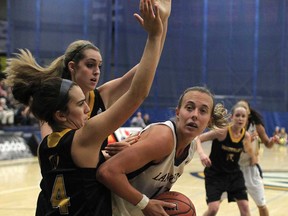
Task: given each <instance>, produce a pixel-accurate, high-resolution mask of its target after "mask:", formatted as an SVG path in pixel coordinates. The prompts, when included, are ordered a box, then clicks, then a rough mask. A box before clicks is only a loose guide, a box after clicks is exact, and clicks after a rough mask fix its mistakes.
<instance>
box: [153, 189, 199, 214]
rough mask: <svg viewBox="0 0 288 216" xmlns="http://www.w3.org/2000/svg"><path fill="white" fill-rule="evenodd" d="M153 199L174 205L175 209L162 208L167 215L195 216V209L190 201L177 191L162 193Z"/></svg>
mask: <svg viewBox="0 0 288 216" xmlns="http://www.w3.org/2000/svg"><path fill="white" fill-rule="evenodd" d="M155 199H158V200H163V201H165V202H172V203H175V204H176V207H175V208H164V209H165V211H166V212H167V214H169V215H170V216H171V215H174V216H176V215H179V216H196V209H195V206H194V204H193V203H192V201H191V200H190V199H189V198H188V197H187V196H185V195H184V194H182V193H180V192H177V191H168V192H164V193H162V194H160V195H158V196H157V197H155Z"/></svg>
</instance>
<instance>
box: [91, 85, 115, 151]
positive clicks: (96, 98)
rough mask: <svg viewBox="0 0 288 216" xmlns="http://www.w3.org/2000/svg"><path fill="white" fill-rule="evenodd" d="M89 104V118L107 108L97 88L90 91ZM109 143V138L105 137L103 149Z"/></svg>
mask: <svg viewBox="0 0 288 216" xmlns="http://www.w3.org/2000/svg"><path fill="white" fill-rule="evenodd" d="M88 105H89V108H90V113H89V114H88V115H89V118H91V117H93V116H96V115H98V114H100V113H101V112H104V111H105V110H106V108H105V105H104V102H103V100H102V97H101V95H100V93H99V91H98V90H97V89H94V91H90V92H89V104H88ZM114 137H116V136H114ZM107 145H108V138H107V139H105V140H104V142H103V143H102V146H101V150H103V149H104V148H105V146H107Z"/></svg>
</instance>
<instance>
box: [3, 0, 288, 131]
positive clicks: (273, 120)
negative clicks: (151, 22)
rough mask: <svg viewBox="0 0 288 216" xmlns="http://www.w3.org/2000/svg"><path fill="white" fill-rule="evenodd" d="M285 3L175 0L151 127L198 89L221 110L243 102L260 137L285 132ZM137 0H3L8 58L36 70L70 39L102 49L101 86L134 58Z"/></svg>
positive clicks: (140, 36)
mask: <svg viewBox="0 0 288 216" xmlns="http://www.w3.org/2000/svg"><path fill="white" fill-rule="evenodd" d="M287 1H288V0H273V1H271V0H261V1H260V0H251V1H247V0H213V1H211V0H210V1H209V0H193V1H189V0H174V1H173V6H172V14H171V17H170V20H169V29H168V34H167V39H166V44H165V47H164V50H163V54H162V57H161V61H160V64H159V67H158V71H157V75H156V78H155V82H154V84H153V88H152V91H151V93H150V96H149V98H148V99H147V100H146V101H145V103H144V104H143V105H142V106H141V111H142V112H143V113H146V112H147V113H149V114H150V116H151V118H152V120H153V121H160V120H165V119H167V118H170V117H172V116H173V114H174V107H175V106H176V104H177V100H178V97H179V96H180V94H181V93H182V92H183V90H185V89H186V88H187V87H189V86H194V85H205V86H207V87H208V88H209V89H210V90H211V91H212V92H213V93H214V94H215V96H216V100H217V102H223V103H224V104H225V105H226V106H227V107H228V108H231V107H232V105H233V104H234V103H235V102H236V101H237V100H238V99H242V98H244V99H247V100H248V101H249V102H250V103H251V105H252V107H253V108H255V109H256V110H258V111H259V112H260V113H262V115H263V117H264V120H265V123H266V127H267V130H268V132H269V133H270V134H272V132H273V130H274V127H275V126H276V125H279V126H284V127H286V128H288V122H287V121H286V120H287V118H288V114H287V110H288V97H287V94H288V89H287V88H288V87H287V82H288V77H287V76H288V74H287V72H288V71H287V60H288V49H287V48H288V41H287V38H288V37H287V30H288V22H287V21H288V17H287V12H288V4H287V3H288V2H287ZM138 4H139V1H138V0H105V1H103V0H49V1H44V0H26V1H25V2H24V1H18V0H8V16H9V19H8V44H7V53H8V55H11V53H13V52H15V51H17V49H18V48H28V49H30V50H31V51H32V52H33V54H34V55H35V56H36V57H37V60H38V61H39V63H40V64H46V63H49V62H50V61H51V60H52V59H54V58H55V57H57V56H59V55H61V54H62V53H63V52H64V50H65V48H66V47H67V45H68V44H69V43H71V42H72V41H74V40H77V39H88V40H91V41H92V42H93V43H95V44H96V45H97V46H98V47H99V48H100V50H101V52H102V55H103V59H104V65H103V71H102V75H101V76H102V77H101V80H100V82H101V83H103V82H105V81H108V80H110V79H112V78H116V77H119V76H121V75H123V74H124V73H125V72H126V71H128V70H129V69H130V68H131V67H132V66H134V65H135V64H136V63H137V62H139V59H140V57H141V54H142V51H143V48H144V44H145V40H146V37H147V34H146V32H145V31H144V30H143V29H142V28H141V27H139V25H138V23H137V21H136V20H135V18H134V17H133V13H134V12H138Z"/></svg>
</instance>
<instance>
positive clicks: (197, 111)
mask: <svg viewBox="0 0 288 216" xmlns="http://www.w3.org/2000/svg"><path fill="white" fill-rule="evenodd" d="M198 114H199V110H198V109H194V110H193V112H192V120H193V121H195V120H197V118H198Z"/></svg>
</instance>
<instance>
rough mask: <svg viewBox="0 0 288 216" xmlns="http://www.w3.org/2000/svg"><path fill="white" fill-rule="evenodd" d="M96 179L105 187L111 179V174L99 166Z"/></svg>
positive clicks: (105, 168)
mask: <svg viewBox="0 0 288 216" xmlns="http://www.w3.org/2000/svg"><path fill="white" fill-rule="evenodd" d="M96 179H97V180H98V181H99V182H101V183H103V184H105V185H106V184H107V183H108V182H109V181H111V179H113V172H111V170H110V169H109V168H108V167H107V166H104V165H101V166H100V167H99V168H98V170H97V173H96Z"/></svg>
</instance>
